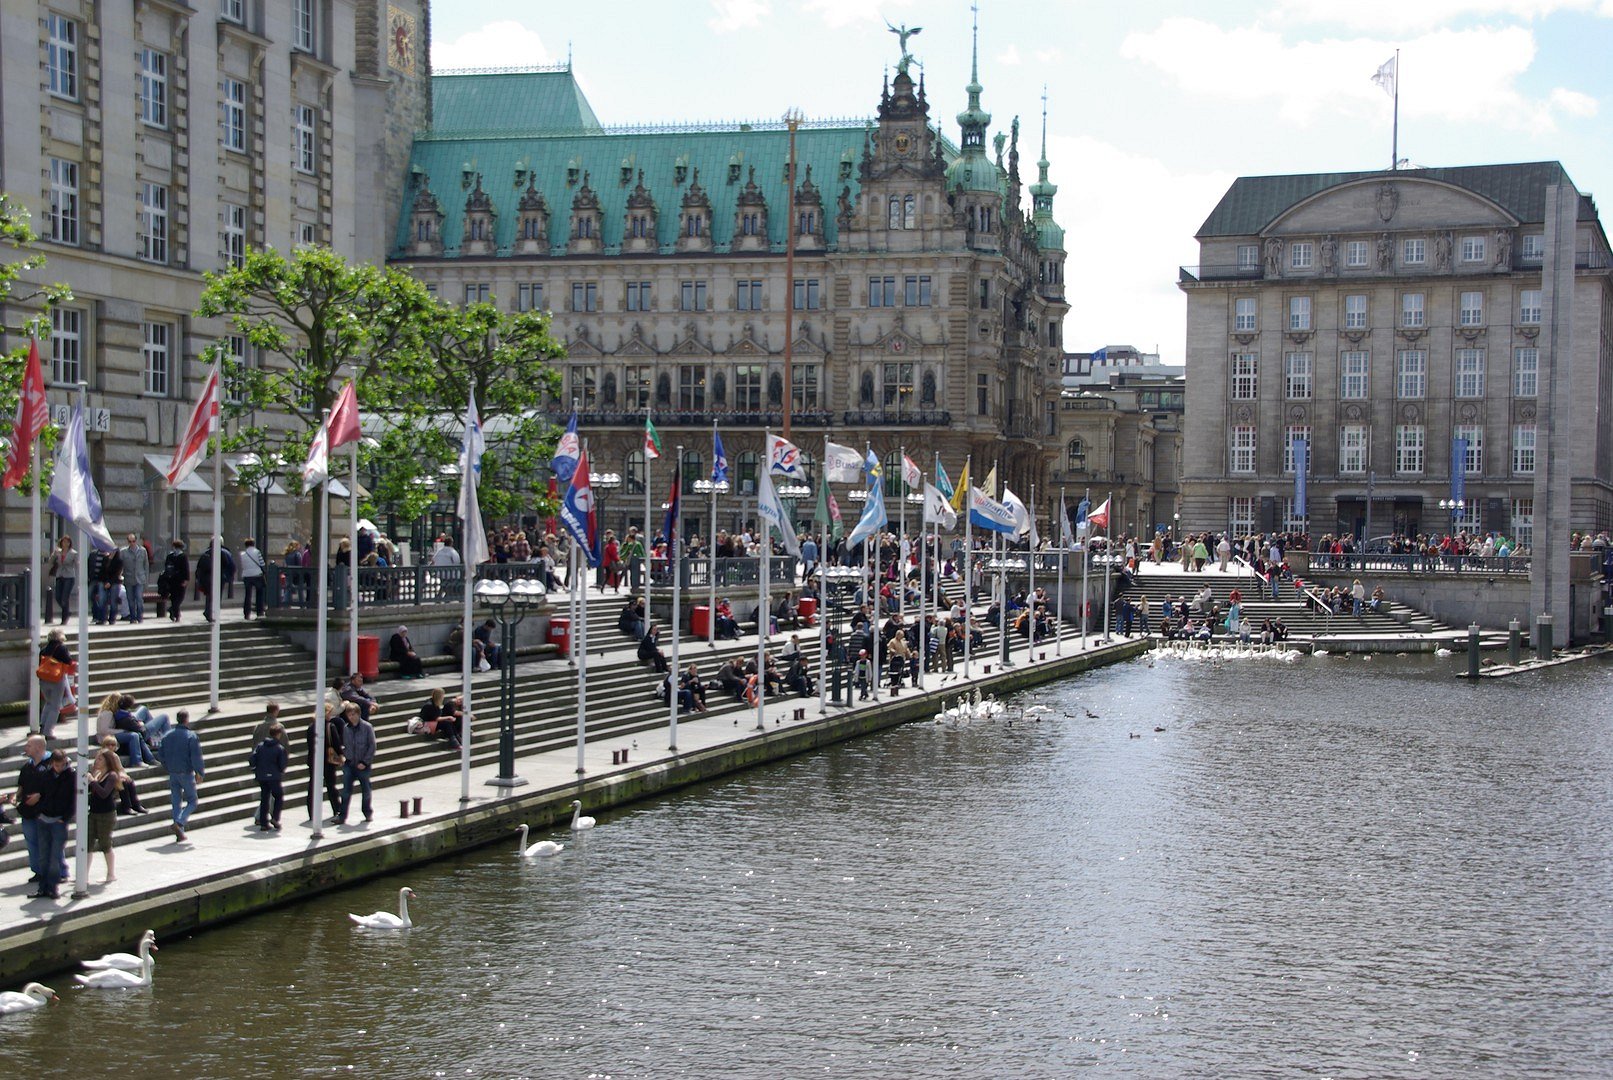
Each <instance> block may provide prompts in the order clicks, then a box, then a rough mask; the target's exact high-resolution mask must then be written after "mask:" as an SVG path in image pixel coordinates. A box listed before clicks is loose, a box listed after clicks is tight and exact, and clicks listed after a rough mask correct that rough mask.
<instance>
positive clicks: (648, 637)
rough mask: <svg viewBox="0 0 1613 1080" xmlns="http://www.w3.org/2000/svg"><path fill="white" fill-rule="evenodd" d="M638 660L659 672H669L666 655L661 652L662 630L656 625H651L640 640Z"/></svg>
mask: <svg viewBox="0 0 1613 1080" xmlns="http://www.w3.org/2000/svg"><path fill="white" fill-rule="evenodd" d="M638 658H639V662H640V663H648V664H650V665H651V666H653V667H654V668H655V670H656V671H657V672H660V673H664V672H665V671H666V670H667V662H666V654H665V653H663V652H662V651H661V628H660V627H659V626H657V625H655V623H651V624H650V628H649V629H648V630H646V631H645V632H644V636H643V637H642V638H640V639H639V643H638Z"/></svg>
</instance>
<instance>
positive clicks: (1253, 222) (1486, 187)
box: [1198, 161, 1596, 237]
mask: <svg viewBox="0 0 1613 1080" xmlns="http://www.w3.org/2000/svg"><path fill="white" fill-rule="evenodd" d="M1367 179H1381V180H1400V181H1416V180H1434V181H1439V182H1442V183H1447V184H1452V185H1454V186H1456V187H1459V188H1465V189H1466V190H1468V191H1471V192H1473V193H1474V194H1476V195H1479V196H1482V197H1483V198H1486V199H1489V200H1490V201H1491V202H1493V203H1495V204H1496V205H1498V206H1500V207H1501V208H1502V209H1504V210H1506V211H1507V213H1509V214H1511V215H1512V216H1513V217H1515V218H1517V219H1518V220H1519V221H1524V222H1540V221H1544V220H1545V219H1546V186H1547V185H1548V184H1557V183H1567V184H1572V183H1573V181H1571V180H1569V178H1568V173H1567V172H1566V171H1565V170H1564V169H1563V167H1562V165H1561V163H1559V162H1556V161H1532V162H1524V163H1521V164H1516V165H1466V166H1459V167H1455V168H1445V169H1400V170H1397V171H1394V172H1387V171H1367V172H1339V173H1305V174H1297V175H1293V176H1240V177H1239V178H1238V179H1237V180H1235V181H1233V184H1232V186H1231V187H1230V188H1228V189H1227V193H1226V194H1225V195H1223V196H1222V197H1221V201H1220V202H1219V203H1218V204H1217V205H1216V207H1215V209H1214V210H1212V211H1211V212H1210V216H1209V217H1208V218H1206V219H1205V221H1204V224H1203V225H1202V226H1200V227H1199V231H1198V235H1199V236H1200V237H1206V236H1248V235H1253V234H1255V233H1258V232H1260V231H1261V230H1263V229H1264V228H1265V227H1266V226H1267V225H1269V224H1271V222H1272V221H1274V220H1275V219H1276V218H1278V217H1279V216H1281V215H1282V213H1283V212H1284V211H1286V210H1288V209H1289V208H1290V207H1292V206H1293V205H1295V204H1296V203H1299V202H1302V201H1304V200H1305V199H1308V198H1310V197H1311V196H1313V195H1316V194H1318V193H1320V192H1323V191H1326V190H1327V189H1328V188H1332V187H1338V186H1339V185H1340V184H1348V183H1353V182H1355V181H1359V180H1367ZM1595 218H1596V207H1595V205H1594V204H1593V203H1592V202H1591V200H1590V199H1589V198H1588V197H1583V196H1582V197H1581V199H1580V207H1579V220H1581V221H1588V220H1595Z"/></svg>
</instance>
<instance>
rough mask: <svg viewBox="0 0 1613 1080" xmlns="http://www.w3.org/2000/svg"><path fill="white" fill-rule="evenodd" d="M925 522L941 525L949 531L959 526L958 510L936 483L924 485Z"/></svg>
mask: <svg viewBox="0 0 1613 1080" xmlns="http://www.w3.org/2000/svg"><path fill="white" fill-rule="evenodd" d="M924 524H926V525H940V526H941V528H943V529H946V530H947V531H948V532H951V531H952V530H953V529H955V528H957V527H958V512H957V511H956V510H954V509H952V503H951V502H949V501H948V500H947V497H946V495H945V493H943V492H942V491H941V489H940V488H938V487H936V486H935V485H934V484H925V485H924Z"/></svg>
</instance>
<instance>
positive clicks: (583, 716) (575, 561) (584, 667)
mask: <svg viewBox="0 0 1613 1080" xmlns="http://www.w3.org/2000/svg"><path fill="white" fill-rule="evenodd" d="M579 556H580V552H578V550H577V544H576V538H575V537H573V539H572V545H571V575H570V581H571V583H572V584H571V591H572V592H573V593H574V594H575V593H576V592H577V576H578V572H579V570H580V571H581V573H582V598H581V599H580V600H579V601H578V605H577V607H578V610H579V611H580V613H581V614H580V616H579V618H578V619H577V621H576V622H575V623H573V624H572V625H573V628H574V629H575V630H576V633H577V637H576V640H575V641H573V642H572V648H571V651H572V654H573V655H575V656H576V657H577V775H578V776H581V775H583V774H584V773H585V772H587V771H588V769H587V765H586V763H585V760H584V754H585V753H586V751H587V747H588V560H587V559H586V558H581V557H579ZM644 614H645V615H648V614H649V612H647V611H646V612H645V613H644Z"/></svg>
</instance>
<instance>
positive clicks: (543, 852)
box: [515, 799, 594, 859]
mask: <svg viewBox="0 0 1613 1080" xmlns="http://www.w3.org/2000/svg"><path fill="white" fill-rule="evenodd" d="M593 827H594V819H593V818H591V817H586V816H584V815H583V812H582V802H581V800H578V799H573V800H571V831H572V832H574V833H580V832H586V831H587V830H589V829H592V828H593ZM519 831H520V833H521V839H520V841H519V842H518V843H517V844H516V846H515V853H516V854H517V855H519V856H521V857H522V858H523V859H548V858H552V857H553V856H555V855H558V854H560V853H561V852H562V851H564V850H566V845H564V844H557V843H555V842H554V841H553V840H539V841H538V842H537V843H536V844H533V845H532V846H531V847H528V846H527V842H526V840H527V833H528V832H529V831H530V830H529V829H528V828H527V827H526V826H525V825H522V826H521V828H520V830H519Z"/></svg>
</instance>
